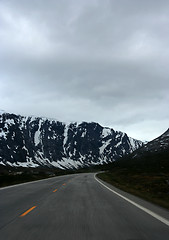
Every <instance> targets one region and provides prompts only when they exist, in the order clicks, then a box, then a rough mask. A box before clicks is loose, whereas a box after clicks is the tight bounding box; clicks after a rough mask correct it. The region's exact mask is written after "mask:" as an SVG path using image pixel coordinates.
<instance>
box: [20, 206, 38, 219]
mask: <svg viewBox="0 0 169 240" xmlns="http://www.w3.org/2000/svg"><path fill="white" fill-rule="evenodd" d="M34 208H36V206H33V207H31V208H30V209H28V210H27V211H26V212H24V213H22V214H21V215H20V217H24V216H25V215H26V214H28V213H29V212H31V211H32V210H33V209H34Z"/></svg>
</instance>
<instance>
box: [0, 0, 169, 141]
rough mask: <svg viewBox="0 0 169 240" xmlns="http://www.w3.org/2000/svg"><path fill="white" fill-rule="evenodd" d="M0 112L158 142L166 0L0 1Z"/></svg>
mask: <svg viewBox="0 0 169 240" xmlns="http://www.w3.org/2000/svg"><path fill="white" fill-rule="evenodd" d="M0 109H4V110H6V111H9V112H14V113H19V114H21V115H35V116H45V117H50V118H56V119H58V120H60V121H66V122H67V121H78V122H80V121H89V122H91V121H95V122H98V123H100V124H101V125H103V126H108V127H112V128H114V129H115V130H120V131H124V132H126V133H127V134H128V135H129V136H131V137H134V138H137V139H140V140H152V139H153V138H155V137H157V136H159V135H160V134H162V133H163V132H164V131H165V130H167V128H168V127H169V1H168V0H166V1H165V0H104V1H103V0H48V1H46V0H29V1H28V0H0Z"/></svg>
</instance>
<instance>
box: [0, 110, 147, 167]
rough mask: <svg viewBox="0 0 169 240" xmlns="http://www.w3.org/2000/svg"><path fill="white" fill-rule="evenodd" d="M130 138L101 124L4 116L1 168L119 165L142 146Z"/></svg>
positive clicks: (1, 121)
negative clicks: (118, 159) (117, 161)
mask: <svg viewBox="0 0 169 240" xmlns="http://www.w3.org/2000/svg"><path fill="white" fill-rule="evenodd" d="M142 145H143V143H142V142H141V141H138V140H135V139H132V138H129V137H128V136H127V134H125V133H122V132H117V131H114V130H113V129H110V128H104V127H102V126H100V125H99V124H98V123H94V122H92V123H87V122H82V123H81V124H77V123H70V124H68V125H67V124H65V123H62V122H59V121H56V120H50V119H45V118H38V117H23V116H20V115H15V114H9V113H2V114H0V164H2V165H11V166H16V167H17V166H24V167H38V166H54V167H59V168H72V167H75V168H78V167H82V166H90V165H96V164H100V163H101V164H103V163H108V162H112V161H115V160H116V159H117V158H119V157H122V156H124V155H125V154H129V153H131V152H133V151H134V150H136V149H138V148H139V147H140V146H142Z"/></svg>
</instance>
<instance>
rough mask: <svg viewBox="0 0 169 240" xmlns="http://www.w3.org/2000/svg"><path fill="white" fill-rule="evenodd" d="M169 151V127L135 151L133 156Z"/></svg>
mask: <svg viewBox="0 0 169 240" xmlns="http://www.w3.org/2000/svg"><path fill="white" fill-rule="evenodd" d="M167 151H169V129H168V130H167V131H166V132H164V133H163V134H162V135H161V136H159V137H158V138H155V139H154V140H152V141H150V142H148V143H147V144H145V145H143V146H142V147H141V148H139V149H138V150H137V151H135V152H133V154H132V155H133V158H139V157H141V156H144V155H146V154H155V153H156V154H158V153H159V154H160V153H163V152H167Z"/></svg>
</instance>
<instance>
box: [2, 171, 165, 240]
mask: <svg viewBox="0 0 169 240" xmlns="http://www.w3.org/2000/svg"><path fill="white" fill-rule="evenodd" d="M104 184H105V183H104ZM105 185H106V186H108V187H109V188H106V187H105V186H103V185H102V184H101V182H98V181H97V180H96V179H95V177H94V174H93V173H86V174H76V175H67V176H60V177H55V178H50V179H46V180H41V181H37V182H32V183H26V184H20V185H17V186H12V187H7V188H3V189H0V239H1V240H21V239H22V240H23V239H24V240H55V239H56V240H57V239H58V240H168V239H169V212H168V211H167V210H164V209H162V208H159V207H157V206H155V205H152V204H150V203H148V202H146V201H143V200H141V199H139V198H137V197H134V196H132V195H130V194H127V193H124V192H122V191H120V190H118V189H116V188H114V187H112V186H110V185H108V184H105ZM111 189H112V190H113V191H114V190H115V192H112V191H111ZM134 204H135V205H134ZM140 206H141V208H140ZM144 209H146V211H148V212H146V211H144ZM153 214H154V215H153Z"/></svg>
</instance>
